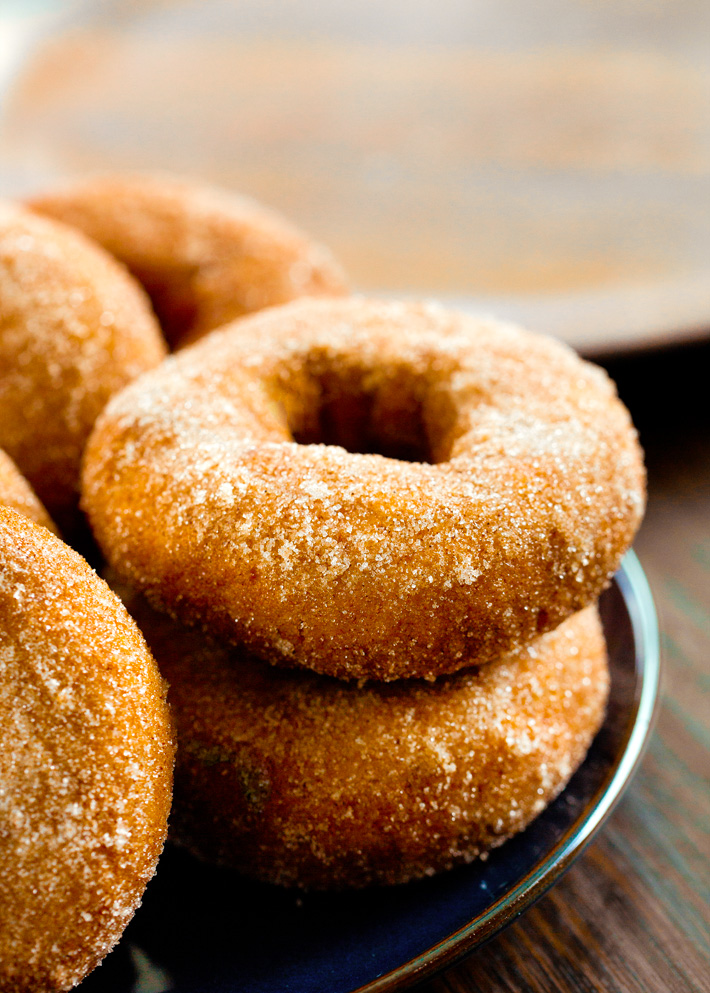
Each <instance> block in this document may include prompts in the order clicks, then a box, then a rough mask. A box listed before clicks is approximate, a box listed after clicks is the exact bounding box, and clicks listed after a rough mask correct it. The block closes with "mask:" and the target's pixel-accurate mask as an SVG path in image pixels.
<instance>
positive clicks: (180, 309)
mask: <svg viewBox="0 0 710 993" xmlns="http://www.w3.org/2000/svg"><path fill="white" fill-rule="evenodd" d="M31 206H32V208H33V209H35V210H38V211H40V212H41V213H44V214H47V215H50V216H52V217H55V218H57V219H58V220H61V221H64V222H66V223H67V224H71V225H74V226H75V227H77V228H79V229H81V230H82V231H83V232H84V233H85V234H87V235H89V236H90V237H91V238H93V239H94V240H95V241H98V242H99V243H100V244H101V245H103V246H104V248H106V249H107V250H108V251H109V252H111V253H112V254H113V255H115V256H116V258H118V259H120V260H121V261H122V262H123V263H125V265H127V266H128V268H129V269H130V270H131V272H132V273H133V274H134V275H135V276H136V278H137V279H138V280H140V282H141V283H142V284H143V285H144V287H145V288H146V290H147V292H148V293H149V295H150V296H151V298H152V300H153V305H154V307H155V310H156V313H157V314H158V316H159V317H160V320H161V323H162V326H163V330H164V332H165V335H166V337H167V338H168V340H169V341H170V342H171V343H172V344H173V345H177V344H184V343H186V342H187V341H194V340H196V339H198V338H200V337H202V336H203V335H204V334H206V333H207V332H208V331H210V330H211V329H213V328H216V327H218V326H219V325H221V324H226V323H227V322H228V321H232V320H234V319H236V318H237V317H241V316H242V315H243V314H248V313H251V312H252V311H256V310H261V309H262V308H264V307H272V306H275V305H277V304H282V303H287V302H288V301H289V300H294V299H296V298H298V297H302V296H323V295H325V296H335V295H341V294H343V293H345V292H346V291H347V287H346V282H345V277H344V275H343V273H342V270H341V269H340V267H339V266H338V264H337V263H336V262H335V260H334V259H333V257H332V256H331V254H330V252H329V251H328V250H327V249H325V248H324V247H323V246H321V245H318V244H316V243H314V242H313V241H311V240H310V239H309V238H308V237H307V236H306V235H304V234H303V233H302V232H300V231H298V230H297V229H296V228H295V227H294V226H293V225H291V224H290V223H289V222H288V221H286V220H285V218H283V217H281V216H280V215H279V214H277V213H276V212H275V211H272V210H269V209H268V208H266V207H264V206H262V205H261V204H259V203H257V202H256V201H254V200H251V199H249V198H248V197H242V196H237V195H235V194H233V193H228V192H226V191H223V190H220V189H216V188H213V187H209V186H205V185H203V184H201V183H197V182H194V181H191V180H188V179H178V178H176V177H173V176H169V175H141V174H136V175H108V176H97V177H95V178H94V179H90V180H83V181H81V182H80V183H78V184H76V185H74V186H71V187H69V188H66V189H64V190H58V191H56V192H53V193H48V194H45V195H43V196H38V197H35V198H34V200H33V201H32V202H31Z"/></svg>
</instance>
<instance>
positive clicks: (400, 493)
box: [84, 299, 644, 679]
mask: <svg viewBox="0 0 710 993" xmlns="http://www.w3.org/2000/svg"><path fill="white" fill-rule="evenodd" d="M294 439H299V441H301V442H304V443H302V444H299V443H297V442H296V441H295V440H294ZM319 442H328V444H320V443H319ZM340 445H346V446H347V447H348V448H349V449H351V450H350V451H346V450H345V448H343V447H339V446H340ZM358 450H360V451H365V452H373V451H375V452H377V451H383V452H386V453H390V454H399V455H403V456H405V457H408V458H410V459H412V458H413V459H415V460H419V461H413V462H412V461H402V460H400V459H396V458H391V457H387V456H383V455H380V454H357V451H358ZM424 460H426V461H424ZM643 504H644V470H643V464H642V458H641V453H640V449H639V446H638V443H637V439H636V434H635V432H634V430H633V428H632V426H631V423H630V420H629V416H628V412H627V411H626V409H625V408H624V407H623V405H622V404H621V402H620V401H619V400H618V399H617V397H616V392H615V389H614V386H613V384H612V383H611V382H610V380H609V379H608V377H607V376H606V374H605V373H604V372H603V371H602V370H600V369H598V368H596V367H594V366H592V365H590V364H588V363H585V362H582V361H581V360H580V359H579V358H577V357H576V356H575V355H574V354H573V353H572V352H571V351H570V350H569V349H567V348H566V347H564V346H563V345H561V344H559V343H556V342H554V341H552V340H550V339H546V338H543V337H541V336H537V335H533V334H530V333H528V332H525V331H522V330H520V329H518V328H515V327H512V326H509V325H505V324H501V323H497V322H494V321H486V320H480V319H476V318H473V317H471V316H465V315H461V314H453V313H448V312H446V311H444V310H442V309H441V308H438V307H433V306H426V305H415V304H395V303H383V302H372V301H363V300H357V299H344V300H331V301H324V300H323V301H317V300H304V301H297V302H295V303H292V304H289V305H287V306H285V307H281V308H273V309H271V310H270V311H265V312H263V313H262V314H259V315H255V316H253V317H251V318H248V319H245V320H242V321H239V322H237V323H236V324H235V325H233V326H232V327H231V328H230V329H227V330H224V331H219V332H214V333H213V334H212V335H211V336H210V338H209V339H207V340H205V341H203V342H200V343H198V344H197V345H195V346H193V347H192V348H190V349H186V350H185V352H184V353H182V354H180V355H177V356H173V357H172V358H171V359H169V360H168V361H167V362H166V363H165V364H164V365H163V366H161V368H160V369H158V370H156V371H154V372H152V373H149V374H147V375H146V376H144V377H142V378H141V379H140V380H139V381H138V382H137V383H135V384H132V385H131V386H129V387H128V388H127V389H126V391H124V392H123V393H122V394H121V395H120V396H119V397H116V398H115V399H114V400H113V401H112V402H111V403H110V404H109V406H108V407H107V409H106V411H105V412H104V414H103V416H102V417H101V419H100V420H99V422H98V423H97V427H96V430H95V432H94V433H93V435H92V438H91V441H90V443H89V445H88V447H87V454H86V461H85V472H84V506H85V508H86V510H87V511H88V513H89V516H90V520H91V523H92V525H93V528H94V531H95V534H96V536H97V538H98V541H99V544H100V546H101V547H102V549H103V551H104V552H105V554H106V556H107V558H108V559H109V560H110V562H111V564H112V565H113V566H114V567H115V568H116V570H117V571H118V572H119V574H120V575H121V576H122V577H123V578H124V579H126V580H127V581H128V582H129V583H131V584H132V585H133V586H135V587H137V588H140V589H141V590H142V591H143V592H146V593H147V594H148V596H149V597H150V599H151V600H152V601H153V602H154V603H156V604H158V605H159V606H161V607H162V608H163V609H167V610H168V611H171V612H172V613H173V614H175V615H176V616H179V617H180V618H182V619H183V620H186V621H189V622H191V623H198V624H205V625H207V626H208V627H209V628H210V629H211V630H213V631H215V632H218V633H219V634H221V635H223V636H226V637H227V638H228V639H231V640H233V641H234V642H235V643H238V644H243V645H245V646H247V647H248V648H249V649H250V650H252V651H253V652H254V653H255V654H257V655H259V656H261V657H262V658H265V659H268V660H269V661H272V662H275V663H280V664H284V665H302V666H306V667H309V668H312V669H314V670H316V671H318V672H323V673H326V674H330V675H335V676H339V677H343V678H358V679H361V678H377V679H394V678H399V677H427V678H433V677H436V676H438V675H441V674H442V673H446V672H451V671H455V670H456V669H459V668H463V667H464V666H467V665H471V664H473V663H476V664H478V663H481V662H485V661H488V660H490V659H492V658H496V657H497V656H498V655H500V654H501V653H503V652H507V651H511V650H513V649H514V648H516V647H519V646H521V645H524V644H527V643H528V642H530V641H531V640H532V639H533V638H534V637H536V636H537V635H538V634H539V633H542V632H543V631H546V630H550V629H552V628H554V627H555V626H556V625H557V624H559V623H560V622H561V621H562V620H563V619H564V618H565V617H568V616H569V615H570V614H572V613H574V612H575V611H577V610H579V609H581V608H582V607H584V606H585V605H587V604H588V603H590V602H592V601H593V600H594V599H595V598H596V597H597V596H598V594H599V592H600V591H601V590H602V589H603V588H604V586H606V584H607V583H608V581H609V579H610V576H611V575H612V573H613V572H614V570H615V569H616V568H617V566H618V564H619V561H620V559H621V556H622V555H623V553H624V552H625V550H626V548H627V547H628V545H629V543H630V541H631V539H632V536H633V534H634V532H635V530H636V528H637V525H638V523H639V520H640V517H641V513H642V509H643Z"/></svg>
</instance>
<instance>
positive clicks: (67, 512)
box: [0, 202, 166, 531]
mask: <svg viewBox="0 0 710 993" xmlns="http://www.w3.org/2000/svg"><path fill="white" fill-rule="evenodd" d="M165 351H166V349H165V344H164V342H163V339H162V335H161V334H160V330H159V328H158V325H157V322H156V320H155V317H154V316H153V314H152V311H151V309H150V304H149V301H148V299H147V297H146V296H145V294H144V293H143V291H142V289H141V288H140V286H138V284H137V283H136V282H135V281H134V280H133V279H132V278H131V277H130V276H129V275H128V273H127V272H126V271H125V269H124V268H123V267H122V266H120V265H119V264H118V263H117V262H116V261H115V260H114V259H112V258H111V256H110V255H108V254H107V253H106V252H104V250H103V249H102V248H100V247H99V246H98V245H94V244H92V243H91V242H89V241H88V239H86V238H85V237H84V236H83V235H82V234H80V233H79V232H78V231H74V230H72V229H70V228H67V227H66V226H64V225H62V224H59V223H58V222H55V221H52V220H49V219H47V218H43V217H38V216H36V215H35V214H33V213H31V212H30V211H28V210H24V209H23V208H20V207H17V206H15V205H14V204H9V203H2V202H0V413H1V416H0V446H2V447H3V448H4V449H5V450H6V451H7V452H8V454H9V455H10V456H11V458H12V459H13V460H14V461H15V462H16V464H17V465H18V467H19V468H20V470H21V472H22V473H23V475H25V476H26V477H27V479H28V480H29V481H30V483H31V485H32V487H33V488H34V489H35V491H36V492H37V495H38V496H39V498H40V499H41V501H42V502H43V503H44V505H45V506H46V507H47V509H48V511H49V512H50V514H51V515H52V516H53V518H54V519H55V520H56V521H57V523H58V524H59V526H60V527H61V528H62V530H65V529H66V530H68V531H70V530H71V523H72V519H73V516H74V515H75V514H76V508H77V504H78V485H79V463H80V460H81V454H82V450H83V447H84V443H85V442H86V439H87V437H88V435H89V432H90V431H91V428H92V426H93V423H94V421H95V419H96V417H97V415H98V414H99V413H100V411H101V409H102V408H103V406H104V405H105V403H106V401H107V400H108V398H109V397H110V396H111V395H112V394H113V393H115V392H116V391H117V390H119V389H121V387H123V386H125V384H126V383H128V382H129V381H130V380H131V379H133V378H134V377H135V376H137V375H138V374H139V373H141V372H144V371H145V370H147V369H150V368H152V367H153V366H156V365H157V364H158V363H159V362H160V361H161V359H162V358H163V357H164V355H165Z"/></svg>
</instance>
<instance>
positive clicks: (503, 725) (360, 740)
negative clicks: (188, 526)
mask: <svg viewBox="0 0 710 993" xmlns="http://www.w3.org/2000/svg"><path fill="white" fill-rule="evenodd" d="M121 593H122V595H124V596H125V594H126V591H125V590H121ZM126 603H127V606H128V609H129V611H130V612H131V613H132V614H133V616H134V617H135V618H136V620H137V622H138V624H139V626H141V627H142V629H143V631H144V633H145V635H146V637H147V639H148V643H149V645H150V647H151V649H152V651H153V653H154V655H155V658H156V661H157V662H158V665H159V666H160V668H161V671H162V673H163V675H164V676H165V677H166V678H167V680H168V682H169V684H170V689H169V694H168V699H169V701H170V704H171V707H172V711H173V714H174V716H175V722H176V726H177V735H178V752H177V761H176V767H175V797H174V803H173V811H172V814H171V818H170V825H171V826H170V834H171V837H172V838H173V840H175V841H176V842H178V843H179V844H181V845H183V846H184V847H186V848H188V849H189V850H190V851H192V852H193V853H194V854H196V855H198V856H200V857H201V858H203V859H206V860H209V861H213V862H218V863H222V864H225V865H229V866H232V867H233V868H236V869H238V870H240V871H241V872H243V873H246V874H248V875H250V876H253V877H256V878H257V879H261V880H264V881H266V882H271V883H278V884H283V885H298V886H302V887H306V888H316V889H331V888H336V889H337V888H342V887H349V886H365V885H369V884H372V883H403V882H406V881H408V880H411V879H414V878H418V877H421V876H428V875H431V874H433V873H434V872H437V871H439V870H442V869H447V868H449V867H451V866H453V865H456V864H458V863H462V862H470V861H471V860H473V859H474V858H476V857H477V856H479V855H480V854H481V853H484V852H486V851H487V850H488V849H490V848H494V847H496V846H497V845H500V844H501V843H502V842H503V841H505V840H506V838H508V837H510V836H511V835H513V834H515V833H516V832H518V831H520V830H522V829H523V828H524V827H525V826H526V825H527V824H528V823H529V822H530V821H531V820H532V819H533V818H534V817H535V816H536V815H537V814H539V813H540V811H541V810H542V809H543V808H544V807H545V806H546V805H547V804H548V803H549V802H550V801H551V800H552V799H553V798H554V797H555V796H556V795H557V794H558V793H559V792H560V790H561V789H562V788H563V787H564V786H565V785H566V783H567V781H568V780H569V778H570V776H571V775H572V773H573V772H574V771H575V769H576V768H577V766H578V765H579V764H580V763H581V761H582V760H583V758H584V756H585V754H586V751H587V748H588V747H589V744H590V742H591V740H592V738H593V737H594V735H595V734H596V731H597V730H598V728H599V726H600V724H601V722H602V719H603V715H604V708H605V704H606V697H607V691H608V681H609V680H608V671H607V663H606V651H605V644H604V637H603V634H602V631H601V627H600V623H599V617H598V614H597V611H596V608H595V607H593V606H592V607H588V608H586V609H585V610H583V611H581V612H580V613H578V614H575V615H574V616H572V617H571V618H569V619H568V620H566V621H564V622H563V624H561V625H560V626H559V627H558V628H557V629H556V630H555V631H552V632H549V633H547V634H545V635H542V636H541V637H540V638H538V639H536V640H535V641H534V642H533V644H532V645H530V646H528V647H527V648H525V649H522V650H521V651H520V652H517V653H513V654H511V655H508V656H506V657H503V658H501V659H499V660H497V661H495V662H491V663H490V664H489V665H486V666H481V667H479V668H474V669H469V670H467V671H465V672H459V673H456V674H455V675H453V676H445V677H442V678H441V679H439V680H437V681H436V682H434V683H429V682H426V681H422V680H400V681H399V682H394V683H373V682H370V683H367V684H366V685H365V686H362V687H358V686H356V685H354V684H352V683H345V682H343V681H341V680H336V679H332V678H331V677H328V676H319V675H316V674H314V673H310V672H306V671H296V670H288V669H280V668H276V667H273V666H268V665H265V664H264V663H263V662H260V661H257V660H254V659H253V658H249V657H247V656H245V655H244V654H243V653H241V654H240V650H239V649H231V650H230V649H227V648H224V647H218V646H214V645H212V646H210V645H209V644H208V642H207V641H206V639H205V638H204V636H203V635H202V634H201V632H195V631H192V632H191V631H189V630H186V629H184V628H182V626H180V625H179V624H177V623H176V622H174V621H172V620H171V619H170V618H168V617H167V616H166V615H164V614H156V613H155V612H152V611H151V610H150V608H149V607H148V606H147V605H146V603H145V601H144V600H143V599H142V598H141V597H140V596H138V595H136V594H132V595H131V594H130V593H129V594H128V597H127V599H126ZM484 857H485V856H484Z"/></svg>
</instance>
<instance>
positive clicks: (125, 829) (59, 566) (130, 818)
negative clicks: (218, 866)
mask: <svg viewBox="0 0 710 993" xmlns="http://www.w3.org/2000/svg"><path fill="white" fill-rule="evenodd" d="M172 734H173V732H172V726H171V723H170V720H169V717H168V712H167V705H166V702H165V689H164V685H163V682H162V680H161V678H160V675H159V673H158V671H157V669H156V666H155V663H154V662H153V660H152V657H151V655H150V653H149V651H148V649H147V647H146V645H145V641H144V640H143V638H142V636H141V634H140V632H139V631H138V629H137V627H136V625H135V624H134V622H133V621H132V620H131V618H130V617H129V616H128V614H127V612H126V610H125V609H124V607H123V605H122V604H121V603H120V601H119V600H118V598H117V597H116V596H115V595H114V594H113V593H112V592H111V591H110V590H109V588H108V587H107V586H106V584H105V583H104V582H103V580H101V579H99V577H98V576H97V575H96V574H95V573H94V572H93V571H92V570H91V569H90V568H89V566H88V565H87V564H86V563H85V562H84V560H83V559H82V558H81V557H80V556H79V555H77V554H76V553H75V552H73V551H72V550H71V549H69V548H68V547H67V546H66V545H64V543H63V542H61V541H60V540H59V539H58V538H56V537H55V536H54V535H51V534H50V533H49V532H48V531H46V530H45V529H43V528H39V527H37V526H36V525H35V524H33V523H31V522H30V521H28V520H27V519H25V518H24V517H22V516H20V515H19V514H17V513H15V512H14V511H12V510H9V509H7V508H2V507H0V784H1V786H2V789H1V790H0V989H1V990H2V991H3V993H42V991H55V990H67V989H70V988H71V987H72V986H74V985H75V984H76V983H78V982H79V981H80V980H81V979H82V978H83V977H84V976H85V975H86V974H87V973H88V972H89V971H90V970H91V969H92V968H94V966H96V965H97V964H98V963H99V962H100V961H101V959H102V958H103V957H104V956H105V955H106V953H107V952H108V951H109V950H110V949H111V948H112V947H113V945H114V944H115V943H116V942H117V941H118V939H119V937H120V935H121V934H122V932H123V930H124V928H125V926H126V924H127V923H128V921H129V920H130V918H131V917H132V915H133V912H134V911H135V909H136V907H137V906H138V904H139V902H140V899H141V896H142V893H143V890H144V888H145V885H146V883H147V882H148V880H149V879H150V877H151V876H152V875H153V873H154V871H155V866H156V863H157V860H158V856H159V854H160V852H161V850H162V846H163V843H164V839H165V834H166V822H167V815H168V809H169V806H170V800H171V779H172V760H173V740H172Z"/></svg>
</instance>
